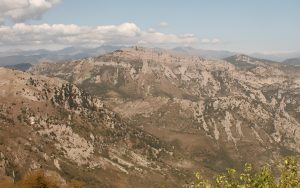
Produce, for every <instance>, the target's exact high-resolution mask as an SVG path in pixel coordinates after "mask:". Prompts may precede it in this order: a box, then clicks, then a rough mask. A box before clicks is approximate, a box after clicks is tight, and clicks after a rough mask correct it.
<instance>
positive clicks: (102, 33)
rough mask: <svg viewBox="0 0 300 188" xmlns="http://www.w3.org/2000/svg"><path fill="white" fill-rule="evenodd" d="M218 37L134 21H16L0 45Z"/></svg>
mask: <svg viewBox="0 0 300 188" xmlns="http://www.w3.org/2000/svg"><path fill="white" fill-rule="evenodd" d="M220 42H221V41H220V40H219V39H206V38H204V39H201V38H198V37H196V36H195V35H193V34H182V35H178V34H166V33H161V32H157V31H144V30H142V29H141V28H139V27H138V26H137V25H136V24H134V23H122V24H120V25H101V26H95V27H89V26H78V25H73V24H72V25H64V24H53V25H49V24H40V25H28V24H24V23H17V24H15V25H13V26H4V25H3V26H0V45H3V46H7V47H14V48H16V47H21V48H22V47H26V46H27V47H28V46H30V47H40V48H41V47H43V48H46V47H47V46H53V45H60V46H82V47H93V46H100V45H144V46H164V47H168V46H179V45H180V46H182V45H186V46H193V45H198V44H216V43H220Z"/></svg>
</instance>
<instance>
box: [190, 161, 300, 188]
mask: <svg viewBox="0 0 300 188" xmlns="http://www.w3.org/2000/svg"><path fill="white" fill-rule="evenodd" d="M279 168H280V176H279V178H278V179H276V178H275V175H274V174H273V173H272V171H271V169H270V167H268V166H264V167H262V168H261V169H260V170H258V171H257V172H254V170H253V168H252V165H251V164H245V167H244V170H243V171H242V172H241V173H238V172H237V171H236V170H235V169H227V173H225V174H222V175H217V176H216V177H215V179H214V181H213V182H210V181H208V180H206V179H205V178H203V177H202V176H201V175H200V173H199V172H196V173H195V180H194V182H193V183H192V184H191V185H189V186H188V188H300V177H299V176H298V170H297V169H298V165H297V160H296V159H295V158H294V157H286V158H285V159H284V160H283V162H282V164H281V165H280V167H279Z"/></svg>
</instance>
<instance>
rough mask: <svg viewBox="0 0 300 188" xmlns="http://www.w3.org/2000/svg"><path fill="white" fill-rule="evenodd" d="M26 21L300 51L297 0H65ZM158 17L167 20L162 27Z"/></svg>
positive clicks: (247, 49)
mask: <svg viewBox="0 0 300 188" xmlns="http://www.w3.org/2000/svg"><path fill="white" fill-rule="evenodd" d="M24 22H25V24H28V25H38V24H43V23H47V24H50V25H51V24H65V25H68V24H76V25H78V26H88V27H97V26H99V25H120V24H122V23H134V24H135V25H136V26H137V27H138V28H139V29H141V30H142V31H149V29H150V30H155V31H156V32H160V33H164V34H175V35H178V36H180V35H183V34H187V33H189V34H194V35H195V37H197V38H199V40H202V39H209V40H210V41H213V39H218V40H219V42H216V43H213V42H207V43H206V42H198V43H193V44H191V45H192V46H195V47H198V48H205V49H224V50H232V51H239V52H247V53H249V52H250V53H251V52H285V51H300V1H299V0H187V1H183V0H151V1H150V0H148V1H146V0H63V1H62V2H60V3H59V4H57V5H55V6H54V7H52V8H51V9H49V10H47V11H45V13H44V14H43V15H41V19H40V20H35V19H27V20H25V21H24ZM161 22H167V23H168V24H167V26H164V27H161V26H159V24H160V23H161ZM204 41H205V40H204ZM153 45H155V44H153ZM173 45H180V43H176V44H173ZM185 45H188V44H185Z"/></svg>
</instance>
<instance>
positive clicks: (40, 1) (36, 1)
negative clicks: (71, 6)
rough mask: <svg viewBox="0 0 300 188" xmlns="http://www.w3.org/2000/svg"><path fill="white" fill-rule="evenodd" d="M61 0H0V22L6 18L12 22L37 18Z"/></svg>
mask: <svg viewBox="0 0 300 188" xmlns="http://www.w3.org/2000/svg"><path fill="white" fill-rule="evenodd" d="M61 1H62V0H0V22H1V21H2V22H3V21H4V20H5V19H6V18H8V19H11V20H12V21H14V22H24V21H25V20H28V19H38V18H40V17H41V16H42V14H44V13H45V12H46V11H47V10H49V9H51V8H52V7H53V6H55V5H56V4H58V3H60V2H61Z"/></svg>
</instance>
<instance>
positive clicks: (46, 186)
mask: <svg viewBox="0 0 300 188" xmlns="http://www.w3.org/2000/svg"><path fill="white" fill-rule="evenodd" d="M0 187H1V188H84V187H85V186H84V184H83V183H82V182H79V181H76V180H71V181H70V182H68V183H67V184H64V185H62V183H61V182H60V181H59V179H58V178H57V177H55V176H51V175H46V174H45V172H44V171H43V170H35V171H31V172H30V173H28V174H27V175H26V176H24V177H23V178H22V179H21V180H20V181H18V182H15V183H14V182H13V180H12V179H11V178H9V177H2V178H0Z"/></svg>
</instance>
